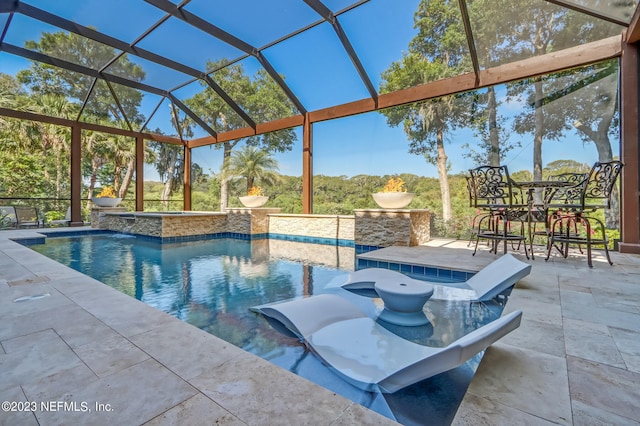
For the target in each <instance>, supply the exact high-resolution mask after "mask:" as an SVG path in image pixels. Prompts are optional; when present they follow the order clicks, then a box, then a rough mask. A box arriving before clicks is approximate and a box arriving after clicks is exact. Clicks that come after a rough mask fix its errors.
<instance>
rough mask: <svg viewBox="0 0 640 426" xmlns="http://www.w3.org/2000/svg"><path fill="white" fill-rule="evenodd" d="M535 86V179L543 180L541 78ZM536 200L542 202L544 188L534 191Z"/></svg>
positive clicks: (542, 95) (542, 91)
mask: <svg viewBox="0 0 640 426" xmlns="http://www.w3.org/2000/svg"><path fill="white" fill-rule="evenodd" d="M534 87H535V95H534V96H535V104H534V105H535V111H534V114H535V122H536V129H535V134H534V136H533V180H542V140H543V137H544V112H543V111H542V99H543V98H544V89H543V88H542V81H540V78H537V79H536V82H535V83H534ZM534 202H535V203H536V204H542V190H540V189H536V191H535V193H534Z"/></svg>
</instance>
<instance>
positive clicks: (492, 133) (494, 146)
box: [487, 86, 500, 167]
mask: <svg viewBox="0 0 640 426" xmlns="http://www.w3.org/2000/svg"><path fill="white" fill-rule="evenodd" d="M488 95H489V99H488V105H487V108H488V109H489V141H490V142H491V146H490V147H489V165H490V166H494V167H498V166H500V138H499V134H498V117H497V109H498V107H497V102H496V90H495V88H494V87H493V86H491V87H489V92H488Z"/></svg>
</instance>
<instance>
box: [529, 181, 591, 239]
mask: <svg viewBox="0 0 640 426" xmlns="http://www.w3.org/2000/svg"><path fill="white" fill-rule="evenodd" d="M588 177H589V174H588V173H569V172H568V173H560V174H557V175H551V176H549V177H548V178H547V180H548V181H551V182H566V183H567V186H549V187H546V188H544V191H543V194H542V203H541V204H540V203H536V204H534V205H533V209H532V211H531V221H532V230H531V235H530V236H529V238H530V239H531V250H533V244H534V240H535V238H536V237H544V238H546V244H545V249H548V248H549V234H550V232H551V222H552V221H553V220H554V219H556V218H557V217H558V215H559V214H562V210H561V207H562V206H563V205H566V204H567V203H568V202H570V200H576V199H577V198H578V197H579V196H580V192H581V191H582V185H584V184H585V183H586V181H587V179H588ZM538 225H542V226H544V228H543V229H539V228H538ZM573 232H574V233H577V229H575V228H574V231H573ZM581 251H582V249H581Z"/></svg>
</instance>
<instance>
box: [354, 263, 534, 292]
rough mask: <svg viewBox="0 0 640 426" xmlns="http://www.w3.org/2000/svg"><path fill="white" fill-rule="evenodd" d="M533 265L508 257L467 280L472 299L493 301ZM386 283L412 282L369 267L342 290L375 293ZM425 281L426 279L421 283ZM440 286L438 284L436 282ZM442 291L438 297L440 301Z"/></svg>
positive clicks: (387, 271)
mask: <svg viewBox="0 0 640 426" xmlns="http://www.w3.org/2000/svg"><path fill="white" fill-rule="evenodd" d="M530 272H531V265H530V264H528V263H525V262H522V261H520V260H518V259H516V258H515V257H514V256H512V255H511V254H504V255H502V256H500V257H499V258H498V259H496V260H494V261H493V262H491V263H490V264H488V265H487V266H485V267H484V268H482V269H481V270H480V271H479V272H477V273H476V274H475V275H474V276H472V277H471V278H469V279H468V280H467V281H466V285H467V286H468V287H469V289H470V290H471V292H470V293H469V299H471V300H491V299H493V298H494V297H496V296H497V295H499V294H500V293H502V292H503V291H505V290H506V289H508V288H509V287H511V286H512V285H514V284H515V283H516V282H518V281H519V280H521V279H522V278H524V277H526V276H527V275H529V273H530ZM384 280H403V281H407V280H411V278H408V277H407V276H406V275H404V274H402V273H400V272H398V271H392V270H389V269H383V268H366V269H360V270H358V271H355V272H352V273H350V274H349V277H348V278H347V281H346V282H344V283H343V284H342V288H344V289H347V290H374V286H375V283H376V282H379V281H384ZM417 281H421V282H424V281H422V280H417ZM432 284H434V285H435V284H437V283H432ZM437 295H438V292H436V293H435V294H434V298H437V297H438V296H437Z"/></svg>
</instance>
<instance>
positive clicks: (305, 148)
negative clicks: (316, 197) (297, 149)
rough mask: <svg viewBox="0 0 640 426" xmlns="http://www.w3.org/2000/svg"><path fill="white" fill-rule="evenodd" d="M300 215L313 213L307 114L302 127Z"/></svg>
mask: <svg viewBox="0 0 640 426" xmlns="http://www.w3.org/2000/svg"><path fill="white" fill-rule="evenodd" d="M302 213H303V214H312V213H313V127H312V125H311V121H310V120H309V113H307V114H305V115H304V124H303V126H302Z"/></svg>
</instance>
